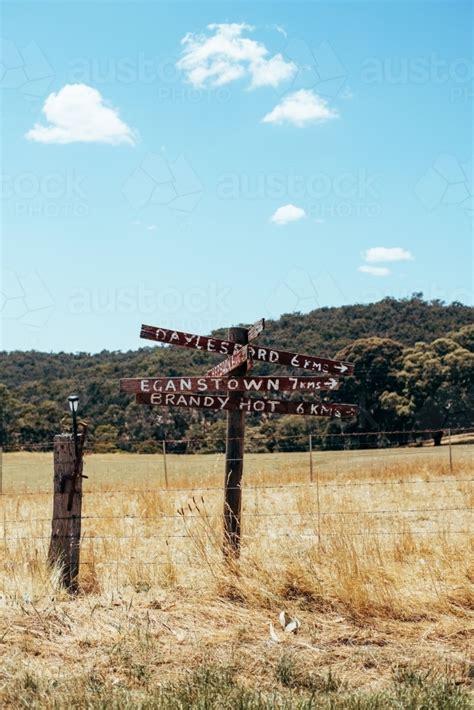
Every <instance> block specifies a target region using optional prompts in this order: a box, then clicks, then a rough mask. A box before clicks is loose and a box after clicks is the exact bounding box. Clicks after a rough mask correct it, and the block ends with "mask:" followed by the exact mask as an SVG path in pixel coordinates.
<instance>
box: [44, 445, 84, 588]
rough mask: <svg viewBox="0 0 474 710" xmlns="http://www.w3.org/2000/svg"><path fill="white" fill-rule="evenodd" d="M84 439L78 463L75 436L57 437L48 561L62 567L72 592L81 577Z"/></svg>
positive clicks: (62, 578)
mask: <svg viewBox="0 0 474 710" xmlns="http://www.w3.org/2000/svg"><path fill="white" fill-rule="evenodd" d="M83 436H84V434H80V435H79V446H78V447H77V449H78V451H79V455H80V461H78V462H77V463H76V460H75V451H76V446H75V442H74V436H73V435H71V434H59V435H58V436H55V437H54V498H53V520H52V528H51V542H50V546H49V553H48V560H49V562H50V564H53V565H58V566H59V569H60V571H61V583H62V584H63V585H64V586H65V587H67V589H69V590H70V591H72V592H75V591H77V578H78V574H79V555H80V541H81V510H82V465H83V462H82V445H81V444H82V441H81V438H82V437H83ZM72 487H73V490H72ZM69 507H70V510H68V508H69Z"/></svg>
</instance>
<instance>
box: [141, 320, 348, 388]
mask: <svg viewBox="0 0 474 710" xmlns="http://www.w3.org/2000/svg"><path fill="white" fill-rule="evenodd" d="M255 326H257V324H255ZM255 326H252V327H253V328H255ZM249 330H251V329H249ZM140 337H141V338H147V339H149V340H156V341H158V342H160V343H169V344H170V345H180V346H181V347H184V348H193V349H195V350H205V351H206V352H210V353H216V354H218V355H228V356H231V355H233V354H235V353H236V352H238V351H239V352H240V351H242V350H243V346H242V345H239V344H238V343H234V342H232V341H231V340H221V339H220V338H210V337H207V336H204V335H193V334H192V333H182V332H181V331H179V330H169V329H167V328H155V327H154V326H151V325H142V329H141V333H140ZM247 356H248V360H258V361H259V362H267V363H270V364H272V365H285V366H287V367H298V368H302V369H303V370H311V371H312V372H317V373H319V374H322V375H328V374H334V375H352V374H353V372H354V365H353V364H352V363H350V362H343V361H341V360H331V359H328V358H322V357H314V356H313V355H300V354H298V353H292V352H286V351H284V350H275V349H273V348H265V347H261V346H256V345H248V349H247ZM241 357H242V358H243V355H242V356H241ZM244 361H245V358H244V359H242V360H239V361H235V362H238V364H235V365H234V364H233V361H232V360H229V362H227V363H225V361H224V362H223V363H220V365H218V366H217V367H216V368H213V369H212V370H210V371H209V372H208V373H207V374H208V375H209V376H211V377H213V376H218V377H219V376H223V375H226V374H227V373H229V372H231V371H232V370H233V369H235V367H238V366H239V365H241V364H242V363H243V362H244Z"/></svg>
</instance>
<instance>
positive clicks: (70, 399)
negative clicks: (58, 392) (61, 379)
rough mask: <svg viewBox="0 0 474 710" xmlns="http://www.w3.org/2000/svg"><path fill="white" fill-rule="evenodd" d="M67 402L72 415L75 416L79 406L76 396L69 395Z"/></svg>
mask: <svg viewBox="0 0 474 710" xmlns="http://www.w3.org/2000/svg"><path fill="white" fill-rule="evenodd" d="M67 401H68V402H69V409H70V410H71V412H72V413H73V414H75V413H76V412H77V408H78V406H79V397H78V396H77V394H70V395H69V397H68V398H67Z"/></svg>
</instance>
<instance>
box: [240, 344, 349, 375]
mask: <svg viewBox="0 0 474 710" xmlns="http://www.w3.org/2000/svg"><path fill="white" fill-rule="evenodd" d="M248 349H249V354H250V357H251V358H252V360H258V361H260V362H269V363H271V364H272V365H286V366H287V367H300V368H302V369H303V370H312V371H313V372H319V373H321V374H325V375H327V374H334V375H352V373H353V372H354V365H353V364H352V363H350V362H343V361H341V360H330V359H328V358H324V357H314V356H313V355H299V354H298V353H289V352H285V351H284V350H274V349H273V348H264V347H260V346H256V345H249V346H248Z"/></svg>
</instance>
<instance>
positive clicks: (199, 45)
mask: <svg viewBox="0 0 474 710" xmlns="http://www.w3.org/2000/svg"><path fill="white" fill-rule="evenodd" d="M207 29H208V30H209V31H210V34H207V35H206V34H195V33H193V32H188V33H187V34H186V35H185V36H184V37H183V39H182V40H181V44H182V45H183V54H182V57H181V59H180V60H179V61H178V62H177V64H176V66H177V68H178V69H180V70H181V71H182V72H184V74H185V76H186V79H187V80H188V81H189V82H190V83H191V84H192V85H193V86H194V87H196V88H199V89H200V88H204V87H206V86H211V87H217V86H224V85H225V84H230V83H231V82H232V81H236V80H237V79H243V78H248V79H250V87H251V88H257V87H260V86H273V87H276V86H278V84H280V83H281V82H282V81H286V80H288V79H291V78H293V76H294V75H295V74H296V71H297V67H296V64H294V63H293V62H291V61H286V60H285V59H284V58H283V55H282V54H275V55H273V56H269V51H268V49H267V48H266V47H265V45H264V44H262V43H261V42H258V41H256V40H254V39H250V38H249V37H245V36H242V35H244V33H249V32H253V31H254V29H255V28H254V27H252V26H251V25H247V24H245V23H236V22H232V23H223V24H211V25H208V26H207Z"/></svg>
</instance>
